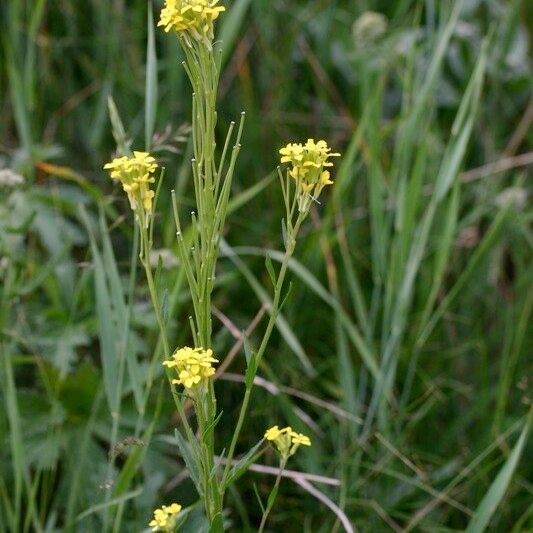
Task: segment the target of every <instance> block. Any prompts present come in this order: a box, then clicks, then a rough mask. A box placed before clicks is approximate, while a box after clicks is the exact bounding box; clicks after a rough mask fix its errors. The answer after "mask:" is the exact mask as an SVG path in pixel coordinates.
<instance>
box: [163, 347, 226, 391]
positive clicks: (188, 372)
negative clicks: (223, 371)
mask: <svg viewBox="0 0 533 533" xmlns="http://www.w3.org/2000/svg"><path fill="white" fill-rule="evenodd" d="M213 363H218V359H215V358H214V357H213V351H212V350H204V349H203V348H189V347H188V346H186V347H185V348H180V349H178V350H176V351H175V352H174V354H173V355H172V359H170V360H169V361H165V362H164V363H163V364H164V365H165V366H168V367H169V368H175V369H176V371H177V372H178V379H173V380H172V383H173V384H175V385H183V386H184V387H185V388H186V389H191V388H192V387H194V386H195V385H198V384H199V383H200V382H201V381H202V380H204V381H205V380H207V379H208V378H209V377H211V376H212V375H213V374H214V373H215V369H214V368H213Z"/></svg>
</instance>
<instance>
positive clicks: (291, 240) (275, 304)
mask: <svg viewBox="0 0 533 533" xmlns="http://www.w3.org/2000/svg"><path fill="white" fill-rule="evenodd" d="M305 216H306V213H300V214H299V216H298V219H297V221H296V224H295V225H294V231H293V232H292V233H291V234H290V235H288V237H287V238H288V242H287V249H286V251H285V255H284V256H283V262H282V263H281V268H280V271H279V275H278V279H277V281H276V287H275V289H274V300H273V301H272V307H271V312H270V319H269V321H268V324H267V327H266V330H265V333H264V335H263V339H262V341H261V344H260V346H259V350H258V351H257V353H256V356H255V358H256V364H255V368H256V369H257V368H259V364H260V363H261V359H262V358H263V355H264V353H265V350H266V347H267V345H268V341H269V340H270V336H271V335H272V331H273V329H274V325H275V324H276V320H277V318H278V314H279V304H280V299H281V290H282V288H283V282H284V281H285V276H286V274H287V269H288V266H289V261H290V259H291V257H292V255H293V253H294V248H295V246H296V237H297V235H298V232H299V230H300V226H301V224H302V222H303V220H304V218H305ZM254 377H255V376H254ZM253 384H254V380H251V381H250V384H249V386H247V387H246V391H245V392H244V398H243V401H242V405H241V410H240V412H239V418H238V419H237V425H236V426H235V431H234V433H233V437H232V439H231V445H230V448H229V452H228V458H227V463H226V468H225V469H224V475H223V477H222V484H221V486H222V487H223V486H224V484H225V481H226V479H227V476H228V474H229V470H230V467H231V463H232V460H233V456H234V454H235V447H236V446H237V441H238V440H239V435H240V433H241V429H242V425H243V423H244V418H245V416H246V412H247V410H248V404H249V403H250V396H251V394H252V388H253Z"/></svg>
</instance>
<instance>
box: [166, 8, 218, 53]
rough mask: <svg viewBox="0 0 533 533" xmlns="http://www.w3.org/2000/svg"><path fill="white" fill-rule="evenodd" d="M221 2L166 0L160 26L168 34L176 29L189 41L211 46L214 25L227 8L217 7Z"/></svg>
mask: <svg viewBox="0 0 533 533" xmlns="http://www.w3.org/2000/svg"><path fill="white" fill-rule="evenodd" d="M218 3H219V0H165V7H164V8H163V9H162V10H161V18H160V20H159V23H158V24H157V25H158V26H163V28H164V30H165V31H166V32H169V31H170V30H172V29H174V30H175V31H176V32H178V34H180V35H183V36H184V37H185V38H186V40H187V41H189V38H191V37H192V38H193V39H194V40H196V41H200V42H204V43H206V44H208V46H209V47H210V46H211V41H212V40H213V23H214V21H215V20H216V19H217V18H218V16H219V15H220V13H222V12H223V11H225V10H226V8H225V7H223V6H219V5H217V4H218Z"/></svg>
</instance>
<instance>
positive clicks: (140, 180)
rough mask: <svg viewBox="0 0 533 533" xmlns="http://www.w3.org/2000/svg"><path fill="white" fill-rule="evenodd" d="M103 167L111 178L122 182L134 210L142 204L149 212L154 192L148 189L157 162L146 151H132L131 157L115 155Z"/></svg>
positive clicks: (152, 180) (152, 181) (152, 179)
mask: <svg viewBox="0 0 533 533" xmlns="http://www.w3.org/2000/svg"><path fill="white" fill-rule="evenodd" d="M104 169H105V170H110V171H111V178H112V179H114V180H118V181H120V183H122V188H123V189H124V191H125V192H126V193H127V195H128V198H129V201H130V205H131V208H132V209H133V210H134V211H135V210H136V209H137V206H138V205H142V206H143V207H144V209H145V211H147V212H148V213H151V211H152V201H153V198H154V194H155V193H154V191H152V190H150V184H151V183H154V181H155V177H154V175H153V174H154V172H155V171H156V170H157V163H156V162H155V159H154V158H153V157H152V156H151V155H150V154H149V153H148V152H133V157H126V156H124V157H117V158H115V159H113V161H111V162H110V163H107V164H106V165H104Z"/></svg>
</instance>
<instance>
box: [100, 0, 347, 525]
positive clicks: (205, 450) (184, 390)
mask: <svg viewBox="0 0 533 533" xmlns="http://www.w3.org/2000/svg"><path fill="white" fill-rule="evenodd" d="M223 11H224V7H223V6H221V5H219V2H218V0H166V2H165V6H164V7H163V10H162V11H161V16H160V21H159V26H162V27H163V28H164V30H165V31H166V32H168V33H175V34H176V35H177V37H178V39H179V42H180V44H181V46H182V48H183V51H184V54H185V61H184V63H183V66H184V68H185V71H186V72H187V75H188V78H189V81H190V84H191V87H192V145H193V155H194V157H193V158H192V160H191V166H192V176H193V185H194V193H195V200H196V209H195V210H194V211H192V212H191V213H190V224H187V225H186V226H184V224H183V221H184V219H185V218H184V213H183V212H182V206H181V205H180V204H179V202H178V199H177V197H176V195H175V194H174V191H172V209H173V215H174V220H175V224H176V237H177V250H178V257H179V265H180V268H182V269H183V270H184V273H185V277H186V279H187V282H188V287H189V291H190V295H191V300H192V307H193V315H192V316H191V318H190V326H191V337H192V341H193V347H188V346H185V347H178V348H176V349H171V345H170V341H169V338H168V332H167V327H166V322H165V320H164V318H163V313H162V305H161V302H160V298H159V294H158V291H157V288H156V284H155V279H154V274H153V272H152V267H153V265H152V261H151V260H150V259H151V256H152V255H153V252H154V250H153V246H152V244H153V231H154V217H153V212H154V211H155V209H156V208H157V198H158V192H159V187H160V185H161V181H162V180H161V178H160V176H158V169H159V166H158V164H157V162H156V160H155V158H154V157H153V156H152V155H150V154H149V153H146V152H138V151H134V152H133V153H132V154H131V153H130V154H122V155H121V156H120V157H117V158H115V159H113V160H112V161H111V162H110V163H108V164H106V165H105V167H104V168H105V169H106V170H108V171H109V172H110V177H111V178H112V179H114V180H116V181H118V182H120V183H121V185H122V188H123V190H124V192H125V193H126V194H127V196H128V199H129V203H130V206H131V208H132V210H133V212H134V213H135V220H136V221H137V224H138V227H139V232H140V239H141V241H140V242H141V247H140V260H141V263H142V264H143V266H144V269H145V274H146V279H147V282H148V288H149V292H150V296H151V299H152V304H153V307H154V311H155V315H156V319H157V322H158V325H159V329H160V337H161V343H162V347H163V352H164V354H163V355H164V360H163V361H162V365H163V367H164V369H165V371H166V375H167V378H168V382H169V386H170V388H171V391H172V396H173V399H174V402H175V405H176V409H177V411H178V413H179V415H180V418H181V423H182V426H183V429H184V433H185V436H183V435H182V434H181V433H180V432H179V431H176V439H177V445H178V447H179V450H180V453H181V455H182V457H183V459H184V460H185V463H186V466H187V469H188V471H189V474H190V477H191V479H192V481H193V482H194V484H195V487H196V490H197V492H198V495H199V497H200V499H201V501H202V503H203V506H204V509H205V514H206V517H207V520H208V522H209V525H210V531H211V532H218V531H223V530H224V522H223V516H222V512H223V502H224V495H225V492H226V490H227V488H228V487H229V486H230V485H231V484H232V483H233V482H234V481H235V480H236V479H237V478H238V477H240V475H242V473H244V471H246V469H247V468H248V466H249V464H250V463H251V462H252V461H253V460H254V459H255V458H256V457H257V456H258V455H259V454H260V453H262V451H263V450H264V448H265V441H266V444H268V443H272V444H273V446H274V447H275V448H276V450H277V452H278V454H279V456H280V474H279V476H278V479H277V481H276V484H275V487H274V489H273V490H275V491H276V493H277V490H278V486H279V482H280V479H281V473H282V471H283V469H284V467H285V464H286V462H287V461H288V459H289V458H290V457H291V456H293V455H294V454H295V453H296V451H297V450H298V449H299V448H300V446H310V445H311V441H310V439H309V438H308V437H307V436H305V435H303V434H300V433H296V432H294V431H293V430H292V428H290V427H286V428H283V429H281V430H280V429H279V428H278V426H274V427H273V428H271V429H269V430H268V431H267V432H266V434H265V437H264V438H263V439H261V440H260V441H259V443H258V444H257V445H256V446H255V447H254V448H253V449H252V450H251V451H250V452H249V453H248V454H246V455H245V456H244V458H243V459H241V460H240V461H234V455H235V451H236V446H237V443H238V440H239V436H240V432H241V430H242V426H243V423H244V420H245V418H246V415H247V412H248V407H249V403H250V398H251V392H252V389H253V384H254V378H255V376H256V374H257V370H258V368H259V365H260V363H261V360H262V357H263V356H264V353H265V350H266V348H267V344H268V342H269V339H270V336H271V334H272V331H273V328H274V325H275V323H276V320H277V318H278V315H279V312H280V308H281V305H282V292H283V286H284V281H285V277H286V274H287V269H288V264H289V261H290V258H291V257H292V255H293V253H294V250H295V247H296V241H297V237H298V233H299V229H300V227H301V224H302V223H303V221H304V220H305V218H306V217H307V215H308V214H309V210H310V208H311V205H312V204H313V202H316V201H318V198H319V196H320V195H321V193H322V190H323V189H324V187H325V186H326V185H330V184H332V180H331V175H330V170H329V169H330V168H331V167H332V166H333V163H332V162H331V161H330V158H333V157H337V156H338V155H339V154H337V153H332V152H331V149H330V148H329V146H328V145H327V143H326V142H325V141H323V140H321V141H318V142H315V141H314V140H313V139H309V140H308V141H307V142H306V143H305V144H301V143H290V144H288V145H287V146H285V147H284V148H282V149H281V150H280V154H281V160H280V163H281V164H283V165H285V164H287V165H288V166H287V168H286V172H285V174H283V172H282V170H281V168H280V169H278V171H279V175H280V178H281V186H282V192H283V197H284V202H285V206H286V217H285V220H284V231H283V239H284V243H285V255H284V257H283V261H282V263H281V267H280V270H279V273H278V275H277V276H276V275H275V273H274V271H273V267H272V265H269V271H270V272H271V273H272V280H273V284H274V296H273V301H272V305H271V309H270V318H269V321H268V324H267V325H266V328H265V331H264V334H263V337H262V340H261V343H260V345H259V347H258V349H257V350H255V351H251V353H249V354H248V357H247V363H248V367H247V371H246V376H245V392H244V397H243V401H242V405H241V409H240V412H239V416H238V419H237V422H236V426H235V430H234V432H233V436H232V439H231V442H230V443H229V446H221V448H222V450H227V453H226V454H225V455H226V456H225V458H224V462H225V464H226V466H225V467H224V468H222V467H220V464H219V462H218V461H215V457H216V450H215V428H216V425H217V422H218V419H219V414H218V413H217V401H216V395H215V387H214V377H215V369H216V364H217V363H218V362H219V356H217V355H215V354H214V353H213V349H212V330H213V325H212V318H211V297H212V292H213V288H214V283H215V273H216V264H217V258H218V255H219V246H220V241H221V238H222V232H223V229H224V225H225V221H226V216H227V212H228V202H229V198H230V192H231V184H232V180H233V175H234V171H235V165H236V162H237V157H238V155H239V152H240V149H241V137H242V132H243V126H244V113H243V114H242V115H241V119H240V123H239V126H238V127H236V124H235V123H234V122H232V123H231V124H230V126H229V128H228V132H227V135H226V139H225V142H224V143H223V145H222V146H221V150H219V149H218V148H217V143H216V139H215V126H216V123H217V113H216V97H217V90H218V82H219V74H220V63H219V59H218V58H219V57H220V54H219V52H218V51H216V50H215V47H214V22H215V21H216V19H217V18H218V17H219V15H220V14H221V13H222V12H223ZM156 182H157V183H156ZM156 185H157V186H156ZM154 189H155V190H154ZM151 254H152V255H151ZM188 401H190V402H192V407H193V409H194V413H195V419H196V429H195V428H193V425H192V423H191V422H190V421H189V418H188V416H187V414H186V405H185V404H186V402H188ZM221 455H224V452H223V451H222V452H221ZM235 463H236V464H235ZM274 500H275V497H271V498H269V504H268V506H267V509H266V511H265V513H264V514H263V519H262V522H261V526H260V529H262V528H263V527H264V525H265V523H266V518H267V516H268V513H269V512H270V509H271V508H272V505H273V504H274ZM180 510H181V507H180V506H179V505H178V504H172V505H171V506H169V507H165V506H163V507H162V508H161V509H157V510H156V511H154V518H153V520H152V521H151V522H150V524H149V525H150V527H152V528H153V530H154V531H170V530H173V529H175V528H176V527H177V525H178V522H177V521H176V516H177V514H178V513H179V512H180Z"/></svg>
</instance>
